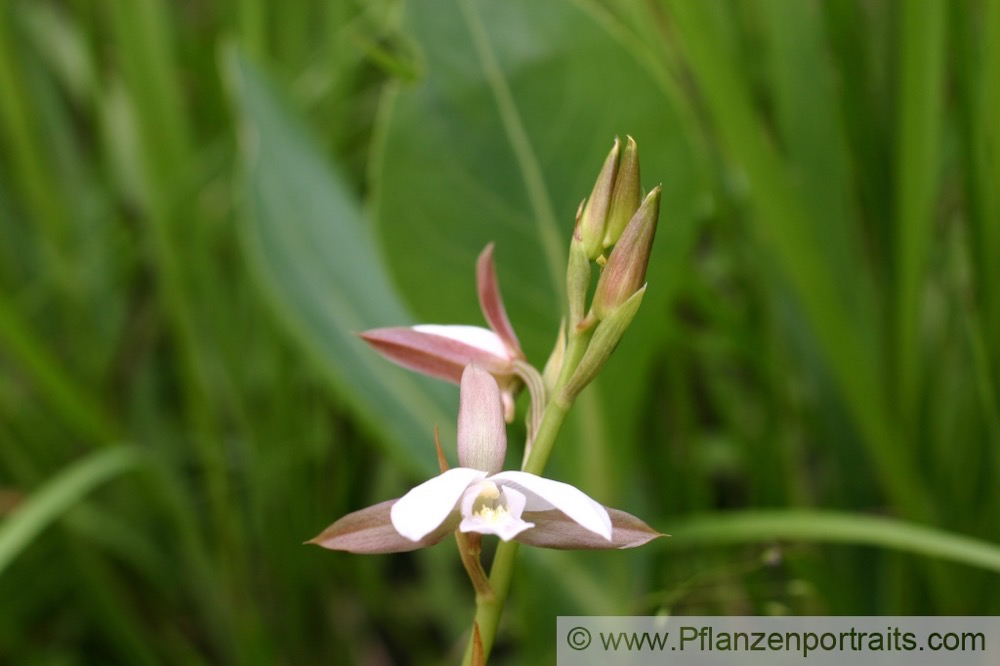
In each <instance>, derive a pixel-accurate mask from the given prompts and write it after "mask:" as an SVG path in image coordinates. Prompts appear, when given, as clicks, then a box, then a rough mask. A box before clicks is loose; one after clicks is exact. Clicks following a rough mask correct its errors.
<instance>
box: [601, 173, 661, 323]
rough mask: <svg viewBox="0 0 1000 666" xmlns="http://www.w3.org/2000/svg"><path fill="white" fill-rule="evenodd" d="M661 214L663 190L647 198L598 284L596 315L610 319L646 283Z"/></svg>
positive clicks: (616, 246) (618, 243)
mask: <svg viewBox="0 0 1000 666" xmlns="http://www.w3.org/2000/svg"><path fill="white" fill-rule="evenodd" d="M659 214H660V187H659V186H657V187H656V188H654V189H653V191H652V192H650V193H649V194H647V195H646V199H645V200H644V201H643V202H642V205H641V206H640V207H639V210H637V211H636V212H635V215H633V216H632V219H631V220H630V221H629V223H628V225H627V226H626V227H625V230H624V231H623V232H622V235H621V238H619V239H618V242H617V243H616V244H615V247H614V249H613V250H612V251H611V256H610V257H608V263H607V265H606V266H605V267H604V270H603V271H602V272H601V277H600V278H599V279H598V281H597V290H596V291H595V292H594V302H593V306H592V307H593V314H594V316H596V317H597V318H598V319H606V318H608V317H609V316H610V315H611V314H612V313H613V312H614V311H615V310H617V309H618V308H619V307H620V306H621V305H622V304H623V303H625V301H627V300H628V299H629V298H631V296H632V294H634V293H635V292H636V291H638V290H639V288H640V287H642V285H643V284H645V282H646V266H647V265H648V264H649V252H650V250H651V249H652V247H653V237H654V236H655V235H656V220H657V217H659Z"/></svg>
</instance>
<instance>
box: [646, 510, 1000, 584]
mask: <svg viewBox="0 0 1000 666" xmlns="http://www.w3.org/2000/svg"><path fill="white" fill-rule="evenodd" d="M670 534H671V536H672V538H670V539H664V540H661V542H660V544H661V547H662V545H664V544H665V545H666V547H667V548H671V549H673V548H690V547H693V546H701V545H719V544H733V543H754V542H762V541H764V542H766V541H774V540H776V539H787V540H792V541H817V542H821V543H850V544H855V545H866V546H879V547H881V548H892V549H895V550H899V551H902V552H905V553H913V554H915V555H923V556H926V557H938V558H941V559H945V560H950V561H952V562H958V563H960V564H966V565H969V566H973V567H982V568H984V569H989V570H990V571H994V572H998V573H1000V545H998V544H995V543H990V542H989V541H983V540H981V539H972V538H970V537H967V536H964V535H961V534H955V533H953V532H947V531H945V530H940V529H936V528H933V527H926V526H924V525H917V524H915V523H910V522H906V521H902V520H895V519H892V518H875V517H872V516H865V515H861V514H852V513H841V512H836V511H810V510H789V511H738V512H733V513H728V514H725V515H703V516H693V517H691V518H688V519H686V520H684V521H683V522H681V523H679V524H677V525H673V526H671V528H670Z"/></svg>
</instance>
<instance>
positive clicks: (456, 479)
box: [390, 467, 486, 541]
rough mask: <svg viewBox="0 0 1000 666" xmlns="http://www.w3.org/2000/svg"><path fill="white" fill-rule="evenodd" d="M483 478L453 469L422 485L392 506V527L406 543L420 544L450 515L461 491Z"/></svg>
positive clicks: (470, 471)
mask: <svg viewBox="0 0 1000 666" xmlns="http://www.w3.org/2000/svg"><path fill="white" fill-rule="evenodd" d="M485 476H486V472H482V471H479V470H477V469H468V468H466V467H453V468H452V469H449V470H448V471H446V472H442V473H441V474H439V475H438V476H435V477H434V478H433V479H430V480H428V481H424V482H423V483H421V484H420V485H419V486H417V487H416V488H413V489H412V490H411V491H410V492H408V493H406V494H405V495H403V496H402V497H400V498H399V501H397V502H396V503H395V504H393V505H392V511H391V512H390V518H391V519H392V526H393V527H395V528H396V531H397V532H399V533H400V534H402V535H403V536H404V537H406V538H407V539H409V540H411V541H420V540H421V539H423V538H424V537H425V536H427V535H428V534H430V533H431V532H433V531H434V530H435V529H436V528H437V527H438V526H439V525H440V524H441V523H443V522H444V521H445V519H446V518H447V517H448V514H450V513H451V512H452V511H454V509H455V505H456V504H457V503H458V500H459V499H460V498H461V497H462V494H463V493H464V492H465V489H466V488H468V487H469V485H470V484H472V483H473V482H475V481H478V480H479V479H482V478H483V477H485Z"/></svg>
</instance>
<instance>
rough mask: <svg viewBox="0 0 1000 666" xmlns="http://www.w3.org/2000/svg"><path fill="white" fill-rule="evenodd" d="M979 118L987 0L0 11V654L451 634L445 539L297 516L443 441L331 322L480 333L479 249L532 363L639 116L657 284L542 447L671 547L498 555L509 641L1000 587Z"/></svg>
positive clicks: (436, 404)
mask: <svg viewBox="0 0 1000 666" xmlns="http://www.w3.org/2000/svg"><path fill="white" fill-rule="evenodd" d="M997 108H1000V2H998V0H955V1H954V2H944V1H943V0H940V1H936V0H922V1H916V0H915V1H913V2H902V1H896V2H891V1H879V0H831V1H830V2H817V1H810V0H801V1H800V0H757V1H740V0H735V1H730V2H722V1H718V2H695V1H691V2H688V1H684V0H649V1H645V2H639V1H635V0H550V1H548V2H534V1H533V0H504V1H500V0H441V1H439V2H418V1H416V0H411V1H410V2H406V3H401V2H396V1H394V0H375V1H370V2H364V1H362V0H328V1H326V2H304V1H303V2H284V3H269V2H266V1H265V0H218V1H217V2H204V1H198V0H176V1H170V2H167V1H166V0H100V1H98V0H8V1H6V2H3V3H2V4H0V663H4V664H60V665H62V664H94V663H106V664H111V663H114V664H130V665H131V664H304V663H370V664H378V663H438V662H440V661H443V660H446V659H450V660H452V661H455V660H456V659H457V657H458V656H460V654H461V650H462V648H463V646H464V640H465V634H464V632H466V631H467V628H468V622H469V621H470V620H471V616H472V610H473V599H472V594H471V591H470V589H469V586H468V583H467V580H466V579H465V573H464V571H463V570H462V568H461V565H460V563H459V559H458V557H457V556H456V555H457V554H456V552H455V550H454V546H452V545H450V544H449V543H447V542H446V543H444V544H441V545H439V546H437V547H435V548H432V549H429V550H426V551H421V552H416V553H413V554H402V555H391V556H370V557H364V556H355V555H349V554H345V553H332V552H328V551H324V550H321V549H319V548H314V547H305V546H303V545H301V544H302V542H303V541H304V540H306V539H308V538H310V537H312V536H314V535H315V534H317V533H318V532H319V531H320V530H321V529H323V528H324V527H325V526H326V525H328V524H329V523H331V522H332V521H333V520H335V519H336V518H338V517H340V516H341V515H343V514H345V513H347V512H349V511H352V510H355V509H358V508H361V507H364V506H367V505H369V504H373V503H375V502H377V501H381V500H384V499H387V498H390V497H395V496H398V495H400V494H401V493H402V492H404V491H405V490H406V489H407V488H409V487H410V486H411V485H413V484H414V483H416V482H418V481H420V480H422V479H423V478H425V477H426V476H427V475H428V474H430V473H433V471H434V470H435V469H436V466H435V457H434V449H433V439H432V432H433V428H434V425H435V424H440V426H441V428H442V439H443V441H444V442H445V443H446V448H447V449H448V453H449V455H450V456H452V461H453V462H454V448H453V446H454V445H453V443H454V419H455V413H456V410H457V390H456V389H455V387H453V386H448V385H443V384H440V383H435V382H433V381H430V380H425V379H423V378H421V377H416V376H413V375H410V374H407V373H405V372H403V371H402V370H398V369H397V368H395V367H394V366H391V365H390V364H389V363H388V362H386V361H383V360H382V359H380V358H378V357H377V356H376V355H375V354H374V353H373V352H371V351H370V350H368V349H366V348H364V347H363V345H362V344H361V343H360V341H359V340H357V338H355V337H354V333H356V332H358V331H360V330H363V329H366V328H372V327H376V326H386V325H394V324H408V323H417V322H434V323H469V324H479V323H480V322H481V318H480V315H479V312H478V306H477V304H476V301H475V289H474V281H473V267H474V261H475V257H476V255H477V253H478V252H479V251H480V250H481V249H482V247H483V246H484V245H485V244H486V243H487V242H489V241H496V243H497V250H496V256H497V264H498V271H499V276H500V281H501V285H502V289H503V291H504V294H505V297H506V299H507V304H508V309H509V311H510V315H511V318H512V320H513V322H514V325H515V327H516V328H517V330H518V333H519V335H520V336H521V339H522V342H523V343H524V345H525V349H526V351H527V353H528V355H529V358H530V360H531V361H533V362H534V363H536V364H538V365H541V364H542V363H543V362H544V360H545V357H546V355H547V353H548V350H549V349H550V347H551V345H552V342H553V340H554V336H555V332H556V329H557V326H558V322H559V318H560V316H561V309H562V305H561V303H562V301H561V297H560V293H561V289H562V287H561V280H562V279H563V272H564V265H565V253H566V249H567V247H568V245H567V244H568V239H569V235H570V233H571V229H572V223H573V214H574V211H575V210H576V206H577V203H578V202H579V201H580V199H582V198H583V197H584V196H586V195H587V194H588V193H589V191H590V187H591V185H592V183H593V178H594V177H595V176H596V174H597V170H598V169H599V167H600V164H601V162H602V160H603V158H604V155H605V154H606V152H607V150H608V149H609V148H610V145H611V141H612V138H613V137H614V136H615V135H616V134H617V135H624V134H626V133H628V134H631V135H633V136H634V137H635V138H636V140H637V141H638V144H639V147H640V155H641V159H642V169H643V182H644V185H645V187H646V188H647V189H648V188H651V187H653V186H654V185H655V184H658V183H661V182H662V184H663V200H662V207H661V218H660V227H659V232H658V237H657V243H656V248H655V251H654V254H653V258H652V264H651V266H650V270H649V275H648V279H649V288H648V291H647V294H646V298H645V302H644V304H643V308H642V311H641V312H640V315H639V317H638V318H637V320H636V322H635V323H634V325H633V327H632V329H631V330H630V331H629V333H628V334H627V335H626V337H625V339H624V341H623V343H622V344H621V346H620V347H619V349H618V351H617V353H616V354H615V356H614V357H613V358H612V361H611V363H610V364H609V366H608V368H607V370H606V371H605V373H604V374H603V375H602V377H601V379H600V381H599V382H597V384H596V385H594V386H593V387H591V388H589V389H588V390H587V391H586V392H585V393H584V395H582V396H581V399H580V401H579V402H578V404H577V407H576V409H575V412H574V415H573V417H572V418H571V423H570V425H569V427H568V428H567V429H566V430H565V431H564V432H563V435H562V437H561V439H560V442H559V444H558V446H557V447H556V449H555V452H554V455H553V458H552V461H551V463H550V466H549V472H550V474H549V475H550V476H553V477H555V478H560V479H563V480H566V481H569V482H572V483H574V484H576V485H578V486H580V487H582V488H583V489H584V490H586V491H587V492H588V493H589V494H591V495H592V496H594V497H596V498H597V499H599V500H600V501H602V502H604V503H605V504H608V505H611V506H615V507H620V508H623V509H626V510H628V511H630V512H632V513H634V514H636V515H639V516H641V517H643V518H644V519H646V520H647V521H648V522H649V523H650V524H652V525H653V526H654V527H656V528H658V529H660V530H661V531H665V532H670V533H671V534H673V536H672V537H671V538H670V539H661V540H658V541H656V542H654V543H652V544H650V545H648V546H646V547H644V548H641V549H638V550H636V551H628V552H601V553H563V552H553V551H539V550H532V549H528V548H523V549H522V550H521V557H520V558H519V562H518V571H517V575H516V578H515V582H514V588H513V592H512V597H511V602H510V605H509V607H508V612H507V614H506V616H505V620H504V623H503V625H502V627H501V634H500V638H499V642H498V644H497V647H496V651H495V660H496V662H498V663H545V662H551V661H552V659H553V655H554V650H555V616H556V615H560V614H561V615H573V614H603V615H610V614H653V613H661V612H669V613H677V614H699V613H700V614H716V613H718V614H762V613H793V614H860V615H865V614H937V613H955V614H997V613H1000V576H998V573H1000V546H998V545H997V543H996V542H997V541H998V535H997V524H998V512H1000V485H998V484H997V479H998V476H1000V402H998V394H997V384H998V381H1000V334H998V333H1000V286H998V285H1000V187H998V183H1000V114H998V113H997V112H996V109H997ZM524 402H525V399H524V398H522V400H521V405H520V408H521V409H522V410H523V409H524V408H525V404H524ZM522 436H523V430H518V428H516V427H515V428H513V429H512V441H513V442H514V443H513V444H512V452H511V458H510V461H511V464H515V463H514V461H515V460H517V459H519V458H520V450H519V448H518V447H519V442H520V441H522Z"/></svg>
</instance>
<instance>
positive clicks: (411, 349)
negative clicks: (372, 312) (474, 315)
mask: <svg viewBox="0 0 1000 666" xmlns="http://www.w3.org/2000/svg"><path fill="white" fill-rule="evenodd" d="M431 331H433V332H431ZM473 332H476V333H477V335H476V336H472V335H469V334H470V333H473ZM490 335H492V336H495V337H496V342H497V344H498V345H501V346H500V348H499V349H494V348H492V347H494V345H487V344H483V343H484V342H489V340H488V336H490ZM359 337H360V338H361V339H362V340H364V341H365V342H367V343H368V344H369V345H371V346H372V348H374V349H375V351H377V352H378V353H380V354H382V356H384V357H386V358H387V359H389V360H390V361H392V362H394V363H396V364H398V365H401V366H403V367H404V368H408V369H410V370H414V371H416V372H419V373H422V374H425V375H430V376H431V377H437V378H438V379H443V380H445V381H449V382H452V383H454V384H458V383H459V382H460V381H461V380H462V371H463V370H464V369H465V366H466V365H468V364H469V363H475V364H476V365H478V366H480V367H481V368H483V369H484V370H486V371H487V372H490V373H493V374H499V375H509V374H511V373H512V372H513V359H512V358H511V357H510V356H507V355H503V354H502V353H501V349H503V346H502V343H501V342H500V338H499V336H496V334H495V333H493V332H492V331H490V330H489V329H485V328H478V327H474V326H426V325H425V326H417V327H407V326H392V327H388V328H375V329H372V330H370V331H365V332H364V333H360V334H359Z"/></svg>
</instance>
